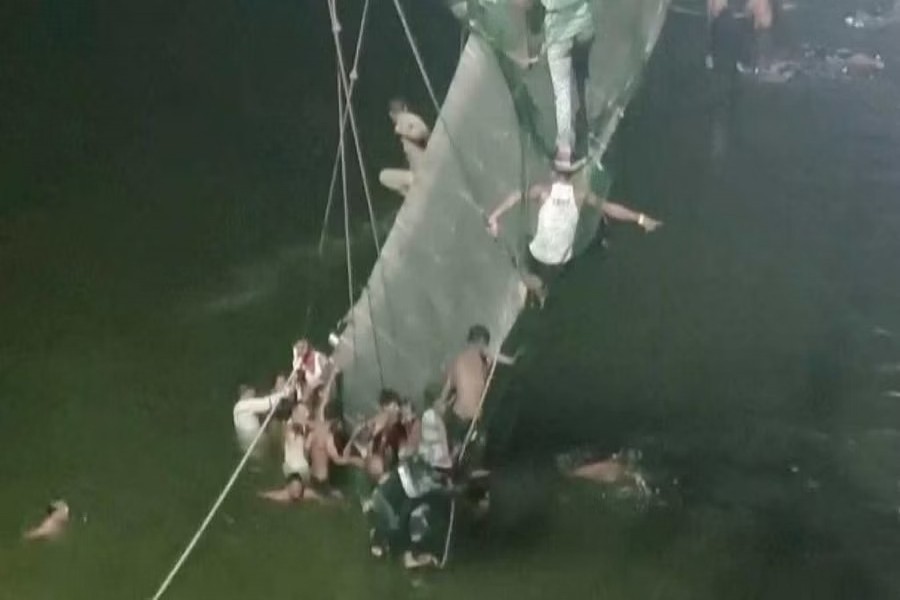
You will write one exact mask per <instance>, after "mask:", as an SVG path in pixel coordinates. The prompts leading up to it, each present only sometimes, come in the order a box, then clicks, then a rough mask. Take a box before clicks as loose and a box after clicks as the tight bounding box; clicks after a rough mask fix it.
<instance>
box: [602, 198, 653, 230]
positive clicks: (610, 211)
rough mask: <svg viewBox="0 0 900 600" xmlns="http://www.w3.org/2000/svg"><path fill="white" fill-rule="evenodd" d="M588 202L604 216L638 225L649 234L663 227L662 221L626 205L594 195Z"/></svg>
mask: <svg viewBox="0 0 900 600" xmlns="http://www.w3.org/2000/svg"><path fill="white" fill-rule="evenodd" d="M586 202H587V203H588V204H590V205H591V206H594V207H596V208H597V210H599V211H600V213H601V214H602V215H604V216H606V217H608V218H610V219H612V220H613V221H622V222H625V223H636V224H637V226H638V227H640V228H641V229H643V230H644V231H645V232H647V233H650V232H651V231H653V230H655V229H656V228H658V227H660V226H661V225H662V222H661V221H657V220H656V219H654V218H653V217H649V216H647V215H645V214H644V213H640V212H637V211H634V210H632V209H630V208H628V207H627V206H625V205H624V204H617V203H615V202H610V201H609V200H606V199H603V198H597V196H595V195H594V194H589V195H588V197H587V199H586Z"/></svg>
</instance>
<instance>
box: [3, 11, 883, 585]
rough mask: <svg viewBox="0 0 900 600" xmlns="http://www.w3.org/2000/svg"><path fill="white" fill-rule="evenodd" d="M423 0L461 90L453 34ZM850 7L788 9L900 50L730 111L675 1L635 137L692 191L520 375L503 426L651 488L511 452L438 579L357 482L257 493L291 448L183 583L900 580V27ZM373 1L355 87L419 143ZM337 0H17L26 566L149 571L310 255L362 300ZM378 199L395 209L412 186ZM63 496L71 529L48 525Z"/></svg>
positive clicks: (169, 545)
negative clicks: (338, 196)
mask: <svg viewBox="0 0 900 600" xmlns="http://www.w3.org/2000/svg"><path fill="white" fill-rule="evenodd" d="M353 8H354V7H353V6H350V5H348V6H347V9H348V15H350V14H352V13H353ZM414 8H415V10H413V15H412V17H413V23H414V25H415V26H416V28H417V33H418V35H419V37H420V39H421V41H422V42H423V44H424V50H425V52H426V56H425V58H426V61H427V62H428V64H429V67H430V69H432V70H433V74H434V77H435V79H436V81H437V83H438V87H439V92H440V91H441V90H443V89H445V88H446V85H447V83H448V82H449V77H450V76H451V75H452V70H453V67H454V64H455V52H456V51H457V50H458V43H459V41H458V32H457V30H456V28H455V24H454V23H453V21H452V19H450V18H449V17H447V16H445V15H443V14H440V15H438V14H436V13H433V14H429V11H433V10H437V9H435V8H434V7H432V6H430V5H427V4H422V5H421V6H419V5H417V6H416V7H414ZM855 8H856V6H855V5H853V6H851V5H849V4H843V3H838V2H834V1H826V0H820V1H819V2H812V1H811V0H809V1H808V2H806V3H800V4H799V5H798V6H797V8H796V9H795V10H793V11H791V12H788V13H785V16H784V19H785V21H784V28H783V32H782V33H783V35H782V39H781V43H782V44H783V45H784V46H785V47H786V48H799V47H800V45H801V44H802V43H809V44H812V45H815V46H821V47H823V48H825V49H837V48H840V47H848V48H851V49H854V50H861V51H867V52H878V53H880V54H881V55H882V56H883V57H884V60H885V63H886V65H887V66H886V68H885V70H884V71H883V72H881V73H879V74H878V75H877V76H876V77H874V78H871V79H869V78H852V77H848V78H843V77H837V78H829V77H821V76H810V77H802V76H801V77H798V78H796V79H795V80H793V81H791V82H789V83H787V84H783V85H765V84H761V83H754V82H753V81H752V80H751V79H746V80H744V81H742V82H741V86H740V89H739V90H738V93H737V96H736V98H737V99H736V101H735V104H734V105H733V106H732V107H731V108H730V109H721V108H716V107H714V106H712V100H711V98H712V95H711V94H710V93H709V81H708V77H707V74H706V73H705V72H704V70H703V66H702V63H703V47H702V35H703V20H702V18H697V17H694V16H691V15H689V14H683V13H678V14H673V15H671V17H670V19H669V22H668V24H667V26H666V28H665V30H664V32H663V36H662V39H661V42H660V45H659V47H658V49H657V52H656V54H655V56H654V59H653V61H652V64H651V67H650V69H649V72H648V74H647V78H646V81H645V85H644V87H643V88H642V90H641V92H640V94H639V97H638V98H637V99H636V101H635V103H634V104H633V105H632V108H631V109H630V111H629V114H628V116H627V118H626V120H625V121H624V122H623V125H622V127H621V128H620V131H619V134H618V135H617V139H616V142H615V148H614V157H613V159H612V162H613V163H614V166H615V167H616V170H617V173H618V175H619V177H618V181H617V188H616V197H617V198H621V199H623V200H625V201H627V202H628V203H629V204H632V205H634V206H636V207H639V208H640V209H642V210H645V211H646V212H648V213H651V214H654V215H656V216H658V217H660V218H661V219H662V220H664V221H665V223H666V224H665V226H664V228H663V229H662V230H660V232H658V233H655V234H654V235H653V236H650V237H645V236H642V235H639V234H637V233H635V232H633V231H630V230H628V228H624V229H614V230H613V232H612V236H611V246H610V248H609V250H608V251H607V252H605V253H604V254H602V255H601V254H599V253H592V254H589V255H587V256H586V257H585V258H584V259H582V260H579V261H578V262H577V264H576V265H575V266H574V267H573V269H572V272H571V273H570V274H569V275H568V276H567V277H566V278H565V279H564V280H563V281H562V282H561V283H560V285H559V288H558V290H557V293H556V295H555V297H554V298H553V299H552V302H551V303H550V305H549V306H548V308H547V309H546V311H545V314H544V315H542V317H541V325H540V328H539V330H538V331H537V332H536V333H535V337H534V339H533V340H532V343H531V346H530V354H531V360H530V361H529V365H531V366H530V367H529V368H527V369H520V371H521V372H517V373H515V379H516V383H515V385H514V386H512V388H511V390H512V391H511V392H510V394H509V395H508V396H507V397H505V398H504V400H503V401H504V402H505V403H507V404H505V405H504V407H503V410H501V411H500V413H501V414H505V415H509V418H508V419H506V422H507V424H508V425H510V426H507V427H506V428H505V431H506V433H505V435H506V437H505V438H504V448H505V452H506V457H505V459H504V460H508V461H509V462H510V463H511V464H514V463H515V462H516V457H522V456H525V455H527V456H528V457H529V458H528V461H532V460H534V457H535V456H539V457H540V456H545V455H546V454H548V453H549V452H551V451H554V450H556V449H562V448H564V447H567V446H571V445H576V444H590V445H592V446H596V447H599V448H601V449H608V450H610V451H612V450H615V449H618V448H620V447H631V448H638V449H640V450H641V452H642V456H643V458H642V461H643V464H644V468H645V470H646V474H647V477H648V479H649V480H650V482H651V485H652V487H653V488H654V489H656V490H657V492H656V494H655V495H654V497H653V498H652V499H651V500H650V501H649V502H646V503H642V504H640V505H636V504H633V503H630V502H627V501H619V500H614V499H610V498H609V497H607V496H605V495H604V494H602V493H601V492H600V491H599V490H595V489H591V488H590V487H582V486H567V485H560V484H559V483H558V482H555V483H553V484H552V485H553V487H552V489H550V490H542V489H541V488H542V487H543V486H544V485H545V483H544V482H545V480H544V479H543V478H541V477H532V476H531V475H529V474H528V473H530V471H529V469H527V468H521V469H520V470H521V476H519V477H517V476H516V473H518V472H519V471H517V469H519V467H510V468H509V473H510V474H509V476H508V477H507V478H506V479H505V480H504V482H505V483H504V484H503V486H501V488H502V489H499V490H498V495H497V500H498V514H499V515H500V516H499V517H498V519H497V525H496V527H493V528H491V529H489V530H485V531H480V532H470V533H469V534H466V535H462V536H461V541H460V542H459V544H457V546H456V550H455V553H454V559H453V561H452V563H451V568H449V569H448V570H446V571H444V572H440V573H435V574H431V575H424V576H422V575H417V576H415V577H410V576H409V575H408V574H407V573H405V572H403V571H402V569H401V568H400V567H399V566H397V565H385V564H381V563H373V562H372V561H371V560H370V558H369V557H368V554H367V548H366V543H365V535H364V525H363V523H362V519H361V517H360V516H359V515H358V514H357V511H356V510H354V509H353V508H351V507H349V506H348V507H346V508H334V507H332V508H317V507H303V508H302V509H292V510H280V509H276V508H273V507H271V506H268V505H263V504H261V501H259V500H258V499H257V498H256V497H255V491H256V490H257V489H258V488H260V487H264V486H268V485H271V484H272V483H273V482H277V481H278V479H279V469H278V467H279V464H278V459H277V457H275V456H274V454H273V456H272V458H271V459H269V460H263V461H261V462H258V463H254V464H253V465H252V466H251V468H250V469H249V470H248V471H247V472H246V473H245V474H244V476H243V477H242V478H241V479H240V480H239V481H238V484H237V486H236V487H235V489H234V491H233V492H232V494H231V495H230V497H229V499H228V500H227V502H226V503H225V505H224V506H223V509H222V512H221V513H220V514H219V516H218V517H217V519H216V520H215V521H214V522H213V524H212V526H211V527H210V529H209V531H208V532H207V534H206V536H205V537H204V538H203V540H202V541H201V543H200V545H199V546H198V548H197V550H196V551H195V552H194V553H193V554H192V556H191V558H190V560H189V561H188V562H187V564H186V565H185V567H184V569H183V570H182V571H181V573H180V574H179V576H178V578H177V579H176V580H175V583H174V585H173V586H172V588H171V589H170V591H169V593H168V594H167V596H166V597H171V598H220V599H226V598H235V599H237V598H267V597H282V598H285V597H287V598H335V599H337V598H340V599H354V598H383V597H384V598H435V599H440V598H463V597H465V598H496V597H510V598H512V597H516V598H548V597H554V596H561V595H564V596H567V597H586V598H605V599H609V600H611V599H615V598H629V599H630V598H633V599H667V600H668V599H679V598H683V599H691V600H697V599H722V598H760V599H766V600H770V599H775V598H786V599H787V598H790V599H794V598H815V599H821V598H848V599H864V598H896V597H898V596H900V575H897V572H896V560H897V557H898V556H900V428H898V419H900V270H898V267H897V265H896V260H897V257H898V256H900V205H898V202H900V158H898V157H900V70H898V68H897V65H898V64H900V42H898V40H900V36H898V31H900V30H898V29H896V28H894V29H885V30H883V31H878V32H872V31H866V30H861V31H858V30H851V29H849V28H847V27H846V26H844V25H843V21H842V17H843V15H844V14H845V13H846V12H848V11H849V10H851V9H855ZM373 10H374V11H375V12H374V14H373V19H374V21H373V26H374V30H375V31H376V32H377V35H373V36H371V37H370V38H369V39H368V42H367V45H366V49H365V53H364V59H363V61H362V63H361V78H360V88H359V94H360V95H359V97H358V101H359V109H358V113H359V115H358V116H359V120H360V123H361V125H362V132H361V133H362V136H363V139H364V140H366V150H367V160H368V163H369V166H370V169H371V170H372V171H373V172H374V171H375V169H377V168H380V167H381V166H384V165H387V164H391V163H396V162H399V161H400V160H401V159H402V155H401V152H400V150H399V148H397V147H396V146H395V142H394V140H393V139H392V136H391V133H390V130H389V126H388V121H387V118H386V114H385V109H384V107H385V104H386V101H387V99H388V98H389V97H391V96H392V95H394V94H396V93H402V94H404V95H406V96H407V97H409V98H410V99H411V101H412V102H413V103H414V104H417V105H419V106H428V104H427V102H426V100H427V96H426V94H425V90H424V89H423V88H422V85H421V83H420V82H419V80H418V78H417V73H416V71H415V65H414V63H413V61H412V59H411V58H410V56H409V54H408V52H407V50H406V48H405V46H404V45H403V40H402V39H401V37H400V29H399V26H398V24H397V22H396V19H395V17H394V15H393V12H392V10H391V6H390V3H386V2H381V3H375V8H374V9H373ZM325 17H326V14H325V11H324V10H323V7H321V6H319V5H318V4H314V3H313V2H310V1H301V2H286V1H282V0H263V1H259V2H249V1H247V0H229V1H225V2H209V1H207V0H193V1H191V2H181V3H177V2H169V1H168V0H164V1H162V2H156V3H149V4H148V3H144V4H138V3H133V2H127V1H126V2H104V1H101V0H92V1H86V2H81V3H74V2H65V1H62V0H33V1H30V2H27V3H26V2H21V3H18V5H17V6H15V7H12V6H4V7H3V8H0V52H2V61H0V600H39V599H54V600H56V599H81V598H84V599H91V600H99V599H104V598H110V599H113V598H114V599H120V598H147V597H150V596H151V595H152V594H153V592H154V590H155V589H156V587H157V586H158V585H159V583H160V582H161V580H162V579H163V577H164V576H165V574H166V572H167V571H168V569H169V568H170V567H171V565H172V562H173V561H174V560H175V558H176V557H177V555H178V553H179V552H180V550H181V548H182V547H183V545H184V544H185V543H186V541H187V540H188V538H189V537H190V535H191V534H192V533H193V531H194V529H195V527H196V526H197V524H198V523H199V521H200V520H201V518H202V517H203V516H204V514H205V512H206V510H207V509H208V507H209V506H210V504H211V503H212V500H213V499H214V497H215V495H216V494H217V493H218V491H219V489H220V488H221V486H222V484H223V483H224V482H225V480H226V479H227V477H228V474H229V472H230V470H231V468H232V467H233V465H234V464H235V462H236V461H237V459H238V452H237V450H236V448H235V445H234V442H233V439H232V438H233V431H232V425H231V415H230V411H231V405H232V403H233V401H234V398H235V390H236V389H237V386H238V385H239V384H240V383H242V382H250V383H254V384H256V385H259V386H264V385H268V383H269V380H270V379H271V377H272V375H273V374H274V373H275V372H277V370H278V369H280V368H283V367H284V366H285V365H286V362H287V355H288V352H287V348H288V347H289V344H290V342H291V341H292V340H293V339H295V338H296V337H297V336H298V335H299V334H300V333H301V332H302V330H303V328H304V320H305V308H306V306H307V304H308V302H309V300H310V298H312V297H313V295H314V294H313V293H312V292H313V289H312V286H313V285H315V286H317V288H318V289H317V291H316V292H315V297H316V298H317V299H318V302H317V307H318V308H317V312H316V313H315V314H316V315H318V316H319V317H320V319H319V320H317V321H316V322H314V323H313V324H312V326H311V332H312V333H313V335H314V336H318V337H321V336H323V335H324V333H325V332H327V331H328V329H329V328H330V326H331V325H332V323H333V322H334V320H335V319H336V318H337V317H338V316H340V314H341V313H342V312H343V311H344V310H345V308H346V303H347V293H346V289H345V288H344V281H345V279H344V264H343V262H342V261H343V254H342V253H343V247H342V243H341V240H340V239H337V238H336V237H334V236H332V238H331V242H330V243H329V244H326V250H325V255H324V258H323V259H322V260H318V259H316V257H315V245H316V241H317V236H318V232H319V228H320V222H321V215H322V209H323V207H324V198H325V194H326V193H327V187H328V181H329V176H330V166H331V158H332V153H333V152H334V143H335V111H336V108H335V106H334V86H335V80H334V71H333V60H332V50H331V45H330V44H331V37H330V35H331V34H330V30H329V28H328V26H327V23H326V21H325ZM348 21H349V17H348ZM352 29H353V27H352V26H350V25H348V27H347V33H352ZM353 183H354V182H351V184H353ZM376 201H377V202H376V204H377V207H376V208H377V210H378V213H379V215H382V216H383V217H384V219H386V220H387V221H388V222H389V219H390V214H391V212H392V211H393V210H394V209H395V208H396V202H395V201H394V200H393V199H392V198H391V197H390V195H388V194H386V193H379V196H378V198H377V199H376ZM357 214H358V218H356V219H355V220H354V223H353V231H354V232H355V233H354V236H355V238H358V239H356V240H355V242H354V243H356V245H357V246H358V247H359V248H362V249H364V248H365V243H364V242H365V240H366V239H367V238H366V236H365V233H366V232H365V231H364V227H365V225H364V222H365V214H364V212H363V211H358V213H357ZM333 233H335V234H337V233H338V232H337V230H335V231H334V232H333ZM371 260H372V254H371V252H370V251H362V252H358V253H357V264H356V268H357V269H358V270H359V272H365V271H366V269H367V268H368V267H369V266H370V265H371ZM311 268H313V269H314V271H313V272H314V274H315V277H311V276H310V273H311V271H310V269H311ZM507 407H508V408H507ZM524 460H525V459H522V461H524ZM520 462H521V461H520ZM546 485H549V484H546ZM545 492H546V493H545ZM54 497H65V498H66V499H67V500H68V501H69V503H70V504H71V506H72V509H73V515H74V518H73V522H72V525H71V528H70V530H69V531H68V532H67V534H66V535H65V537H63V538H62V539H60V540H58V541H56V542H55V543H51V544H43V545H41V544H37V545H28V544H25V543H23V542H22V541H21V539H20V536H21V533H22V531H23V530H24V529H25V528H26V527H27V526H28V525H29V524H30V523H33V522H34V521H35V520H36V519H38V518H39V517H40V515H41V511H42V507H43V506H44V504H45V503H46V502H47V501H48V500H50V499H51V498H54ZM501 508H502V509H503V511H501V510H500V509H501Z"/></svg>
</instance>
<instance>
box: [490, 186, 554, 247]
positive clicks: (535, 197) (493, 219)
mask: <svg viewBox="0 0 900 600" xmlns="http://www.w3.org/2000/svg"><path fill="white" fill-rule="evenodd" d="M546 189H547V188H546V186H543V185H533V186H531V188H529V190H528V199H529V200H531V201H533V202H540V201H542V200H543V198H544V196H545V192H546ZM521 200H522V192H520V191H515V192H513V193H511V194H510V195H509V196H507V197H506V198H504V200H503V202H501V203H500V205H499V206H497V208H495V209H494V210H493V212H491V214H490V216H488V231H489V232H490V233H491V235H492V236H494V237H497V235H498V234H499V232H500V217H502V216H503V215H504V213H506V212H507V211H508V210H509V209H511V208H512V207H513V206H515V205H516V204H518V203H519V202H520V201H521Z"/></svg>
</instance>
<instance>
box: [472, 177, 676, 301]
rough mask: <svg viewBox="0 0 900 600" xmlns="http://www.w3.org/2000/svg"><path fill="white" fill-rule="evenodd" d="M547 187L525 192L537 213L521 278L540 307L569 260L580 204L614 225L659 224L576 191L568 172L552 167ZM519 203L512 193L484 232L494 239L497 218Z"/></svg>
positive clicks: (518, 195)
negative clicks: (590, 208)
mask: <svg viewBox="0 0 900 600" xmlns="http://www.w3.org/2000/svg"><path fill="white" fill-rule="evenodd" d="M554 173H555V175H554V180H553V183H551V184H549V185H548V184H535V185H533V186H531V188H529V189H528V192H527V195H528V199H529V200H531V201H532V202H536V203H537V204H538V205H539V206H540V209H539V211H538V218H537V230H536V231H535V233H534V237H533V238H532V239H531V242H530V243H529V245H528V258H527V260H528V262H529V264H528V268H527V272H526V273H525V275H524V276H523V279H524V282H525V285H526V287H527V288H528V290H529V291H530V292H532V293H533V294H534V295H535V296H536V297H537V300H538V302H539V304H540V305H541V306H543V304H544V301H545V300H546V297H547V287H548V286H549V285H550V284H551V282H552V280H553V279H554V278H555V277H556V276H557V275H558V274H559V272H560V271H561V270H562V267H563V265H565V264H566V263H567V262H569V260H571V258H572V251H573V246H574V243H575V232H576V229H577V227H578V219H579V217H580V213H581V207H582V205H583V204H587V205H588V206H591V207H593V208H596V209H597V210H599V211H600V213H601V214H602V215H603V216H604V217H606V218H609V219H612V220H615V221H624V222H627V223H635V224H637V225H638V227H640V228H641V229H643V230H644V231H646V232H648V233H649V232H651V231H654V230H655V229H657V228H658V227H659V226H660V225H662V223H661V222H660V221H657V220H656V219H653V218H651V217H648V216H647V215H645V214H644V213H639V212H636V211H634V210H632V209H630V208H628V207H627V206H623V205H621V204H616V203H613V202H610V201H608V200H606V199H604V198H598V197H597V196H596V195H594V194H593V193H591V192H580V191H576V189H575V186H574V185H573V183H572V171H571V170H568V169H565V168H563V167H562V165H556V167H555V170H554ZM521 199H522V193H521V192H520V191H516V192H513V193H512V194H510V195H509V196H507V197H506V199H504V200H503V202H502V203H500V205H499V206H498V207H497V208H495V209H494V211H493V212H492V213H491V214H490V216H489V217H488V231H489V232H490V234H491V235H492V236H494V237H497V236H498V235H499V232H500V218H501V217H502V216H503V215H504V214H505V213H506V212H507V211H508V210H509V209H511V208H512V207H513V206H515V205H516V204H518V203H519V201H521Z"/></svg>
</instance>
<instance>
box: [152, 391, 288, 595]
mask: <svg viewBox="0 0 900 600" xmlns="http://www.w3.org/2000/svg"><path fill="white" fill-rule="evenodd" d="M269 398H271V401H272V406H271V408H269V413H268V414H267V415H266V418H265V420H264V421H263V423H262V426H261V427H260V428H259V431H257V432H256V435H255V436H254V437H253V441H252V442H250V446H249V447H248V448H247V450H246V451H244V455H243V456H242V457H241V460H240V462H238V464H237V466H236V467H235V468H234V471H232V473H231V477H229V478H228V481H227V482H226V483H225V487H223V488H222V491H221V492H220V493H219V496H218V498H216V501H215V502H214V503H213V505H212V508H210V509H209V512H208V513H206V517H205V518H204V519H203V521H202V522H201V523H200V526H199V527H198V528H197V531H196V532H195V533H194V537H192V538H191V541H190V542H188V545H187V546H186V547H185V549H184V551H183V552H182V553H181V556H179V557H178V560H177V561H175V565H174V566H173V567H172V569H171V570H170V571H169V574H168V575H167V576H166V578H165V579H164V580H163V582H162V583H161V584H160V586H159V589H157V590H156V593H155V594H154V595H153V598H152V600H159V599H160V598H162V596H163V594H165V593H166V590H167V589H168V588H169V586H170V585H171V584H172V581H173V580H174V579H175V576H176V575H177V574H178V572H179V571H180V570H181V567H182V566H183V565H184V563H185V562H186V561H187V559H188V556H190V554H191V552H193V550H194V547H195V546H196V545H197V542H199V541H200V538H201V536H202V535H203V533H204V532H205V531H206V528H207V527H208V526H209V524H210V523H211V522H212V520H213V517H215V516H216V513H217V512H218V511H219V508H220V507H221V506H222V503H223V502H224V501H225V498H226V497H227V496H228V493H229V492H231V488H232V487H234V484H235V482H236V481H237V478H238V476H239V475H240V474H241V472H242V471H243V470H244V466H245V465H246V464H247V461H248V460H249V459H250V456H251V455H252V454H253V451H254V450H255V449H256V445H257V444H258V443H259V440H260V439H262V436H263V434H264V433H265V432H266V428H267V427H268V426H269V421H271V420H272V417H273V416H274V415H275V410H276V409H277V408H278V405H279V401H278V400H276V399H275V398H279V399H280V396H279V395H276V394H272V395H270V396H269Z"/></svg>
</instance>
